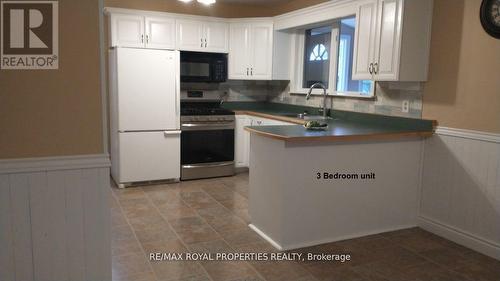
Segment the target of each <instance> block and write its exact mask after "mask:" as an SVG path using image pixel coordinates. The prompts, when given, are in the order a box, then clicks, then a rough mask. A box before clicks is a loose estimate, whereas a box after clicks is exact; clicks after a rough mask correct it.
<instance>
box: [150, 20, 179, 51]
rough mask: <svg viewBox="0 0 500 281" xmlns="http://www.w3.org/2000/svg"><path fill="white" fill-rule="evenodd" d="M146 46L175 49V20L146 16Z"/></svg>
mask: <svg viewBox="0 0 500 281" xmlns="http://www.w3.org/2000/svg"><path fill="white" fill-rule="evenodd" d="M146 46H147V47H149V48H155V49H175V20H174V19H169V18H161V17H146Z"/></svg>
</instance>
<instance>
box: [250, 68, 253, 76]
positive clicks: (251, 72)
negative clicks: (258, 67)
mask: <svg viewBox="0 0 500 281" xmlns="http://www.w3.org/2000/svg"><path fill="white" fill-rule="evenodd" d="M250 75H252V76H253V67H252V68H250Z"/></svg>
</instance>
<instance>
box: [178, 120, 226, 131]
mask: <svg viewBox="0 0 500 281" xmlns="http://www.w3.org/2000/svg"><path fill="white" fill-rule="evenodd" d="M181 129H186V130H193V131H194V130H200V131H201V130H232V129H234V121H232V122H224V123H213V124H206V123H182V124H181Z"/></svg>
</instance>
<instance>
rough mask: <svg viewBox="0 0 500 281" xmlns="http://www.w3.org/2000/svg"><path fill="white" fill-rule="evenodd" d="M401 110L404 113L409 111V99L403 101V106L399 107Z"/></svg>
mask: <svg viewBox="0 0 500 281" xmlns="http://www.w3.org/2000/svg"><path fill="white" fill-rule="evenodd" d="M401 111H402V112H404V113H408V112H410V101H409V100H404V101H403V106H402V107H401Z"/></svg>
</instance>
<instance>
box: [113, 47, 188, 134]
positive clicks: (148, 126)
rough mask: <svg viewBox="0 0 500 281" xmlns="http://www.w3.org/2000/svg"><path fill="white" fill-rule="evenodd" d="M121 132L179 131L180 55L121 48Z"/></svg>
mask: <svg viewBox="0 0 500 281" xmlns="http://www.w3.org/2000/svg"><path fill="white" fill-rule="evenodd" d="M116 51H117V62H118V63H117V73H118V76H117V80H118V90H117V93H118V107H117V108H118V130H119V131H121V132H125V131H147V130H171V129H177V128H179V118H178V112H179V93H178V90H177V86H176V85H178V84H179V81H178V77H179V76H178V73H179V70H178V67H179V66H178V65H179V61H178V60H179V52H178V51H166V50H151V49H132V48H118V49H117V50H116Z"/></svg>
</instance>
